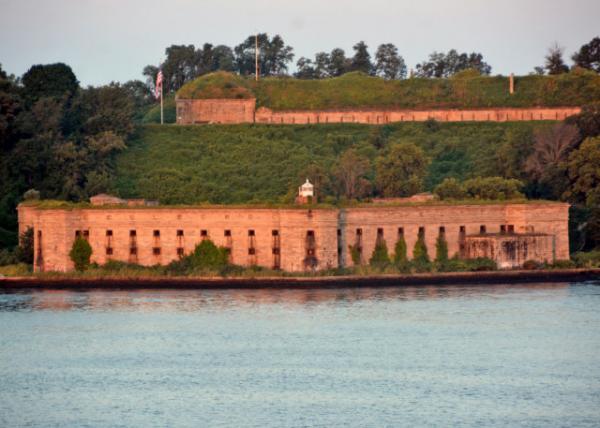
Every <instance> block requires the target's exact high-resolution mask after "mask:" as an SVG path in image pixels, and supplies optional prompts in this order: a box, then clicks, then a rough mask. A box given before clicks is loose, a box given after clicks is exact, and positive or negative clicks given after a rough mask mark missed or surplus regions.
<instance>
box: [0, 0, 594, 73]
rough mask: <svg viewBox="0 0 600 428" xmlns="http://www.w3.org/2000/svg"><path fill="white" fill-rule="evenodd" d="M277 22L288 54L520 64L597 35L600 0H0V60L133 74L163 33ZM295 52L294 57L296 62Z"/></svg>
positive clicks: (173, 38)
mask: <svg viewBox="0 0 600 428" xmlns="http://www.w3.org/2000/svg"><path fill="white" fill-rule="evenodd" d="M255 31H260V32H267V33H269V34H280V35H281V36H282V37H283V38H284V40H285V41H286V43H287V44H290V45H291V46H292V47H293V48H294V52H295V54H296V57H295V60H296V59H298V58H299V57H300V56H309V57H313V56H314V54H315V52H317V51H331V49H333V48H335V47H341V48H343V49H345V50H346V54H347V55H349V56H350V55H351V53H352V45H354V43H356V42H357V41H359V40H364V41H365V42H366V43H367V44H368V46H369V48H370V52H371V55H373V54H374V51H375V49H376V47H377V45H379V44H380V43H388V42H391V43H394V44H395V45H396V46H397V47H398V49H399V51H400V53H401V55H402V56H403V57H404V59H405V60H406V63H407V65H408V67H409V68H411V67H414V65H415V64H416V63H418V62H420V61H422V60H424V59H426V58H427V57H428V55H429V54H430V53H431V52H432V51H434V50H437V51H447V50H448V49H451V48H455V49H457V50H459V51H461V52H462V51H469V52H471V51H478V52H481V53H483V55H484V57H485V59H486V61H487V62H488V63H489V64H490V65H492V67H493V69H492V72H493V73H494V74H508V73H510V72H515V73H517V74H527V73H528V72H530V71H531V70H532V69H533V67H534V66H536V65H540V64H542V63H543V57H544V54H545V52H546V50H547V48H548V46H550V45H551V44H552V43H553V42H555V41H556V42H558V43H559V44H560V45H561V46H563V47H565V48H566V53H567V55H566V56H567V58H568V57H570V56H571V54H572V52H573V51H575V50H576V49H577V48H579V46H581V45H582V44H583V43H587V42H589V41H590V40H591V39H592V38H593V37H595V36H600V1H599V0H570V1H566V0H415V1H408V0H368V1H365V0H294V1H288V0H255V1H252V0H213V1H205V0H168V1H167V0H163V1H158V0H0V63H1V64H2V67H3V68H4V69H5V70H6V71H7V72H9V73H14V74H16V75H21V74H23V73H24V72H25V71H27V69H28V68H29V67H30V66H31V65H33V64H43V63H52V62H58V61H61V62H65V63H67V64H69V65H70V66H71V67H72V68H73V71H74V72H75V74H76V75H77V78H78V79H79V80H80V82H81V83H82V84H84V85H88V84H92V85H97V84H104V83H108V82H110V81H126V80H129V79H141V78H142V75H141V71H142V69H143V67H144V66H145V65H146V64H157V63H158V62H159V61H160V60H162V59H163V58H164V49H165V47H166V46H168V45H171V44H194V45H196V46H199V45H200V46H201V45H202V44H203V43H204V42H211V43H213V44H226V45H229V46H232V47H233V46H235V45H236V44H239V43H240V42H241V41H242V40H243V39H245V38H246V37H247V36H248V35H249V34H251V33H253V32H255ZM295 60H294V62H295Z"/></svg>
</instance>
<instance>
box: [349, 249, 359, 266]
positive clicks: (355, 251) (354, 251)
mask: <svg viewBox="0 0 600 428" xmlns="http://www.w3.org/2000/svg"><path fill="white" fill-rule="evenodd" d="M348 249H349V250H350V257H351V258H352V263H353V264H354V266H360V265H361V264H362V260H361V254H360V248H359V246H358V245H349V246H348Z"/></svg>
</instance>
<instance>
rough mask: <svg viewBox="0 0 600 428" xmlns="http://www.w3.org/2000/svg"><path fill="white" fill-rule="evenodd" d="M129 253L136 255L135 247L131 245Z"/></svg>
mask: <svg viewBox="0 0 600 428" xmlns="http://www.w3.org/2000/svg"><path fill="white" fill-rule="evenodd" d="M129 254H131V255H132V256H135V255H137V247H131V248H130V249H129Z"/></svg>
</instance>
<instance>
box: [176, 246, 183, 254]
mask: <svg viewBox="0 0 600 428" xmlns="http://www.w3.org/2000/svg"><path fill="white" fill-rule="evenodd" d="M177 255H178V256H183V248H181V247H179V248H177Z"/></svg>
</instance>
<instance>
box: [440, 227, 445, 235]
mask: <svg viewBox="0 0 600 428" xmlns="http://www.w3.org/2000/svg"><path fill="white" fill-rule="evenodd" d="M444 233H446V228H445V227H444V226H440V235H443V234H444Z"/></svg>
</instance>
